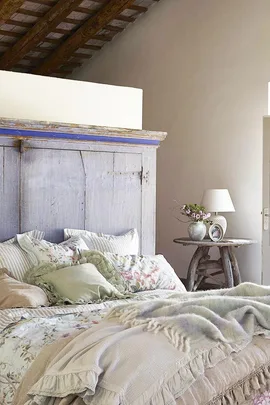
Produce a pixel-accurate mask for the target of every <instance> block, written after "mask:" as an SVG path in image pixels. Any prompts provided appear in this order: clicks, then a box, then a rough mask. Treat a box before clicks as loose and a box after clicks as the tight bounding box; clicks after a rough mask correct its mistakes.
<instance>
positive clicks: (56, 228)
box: [21, 145, 85, 242]
mask: <svg viewBox="0 0 270 405" xmlns="http://www.w3.org/2000/svg"><path fill="white" fill-rule="evenodd" d="M59 147H60V145H59ZM84 177H85V176H84V171H83V168H82V165H81V159H80V152H78V151H71V150H69V151H62V150H61V149H59V150H50V149H46V150H44V149H27V150H25V152H24V153H22V155H21V210H22V215H21V226H22V230H23V231H25V230H27V229H35V228H36V227H37V228H38V229H40V230H43V231H45V233H46V238H47V239H48V240H50V241H52V242H60V241H61V240H63V228H65V227H70V228H76V227H82V228H83V226H84V208H85V207H84V191H85V190H84Z"/></svg>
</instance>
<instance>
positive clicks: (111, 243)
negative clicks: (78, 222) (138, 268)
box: [64, 229, 140, 255]
mask: <svg viewBox="0 0 270 405" xmlns="http://www.w3.org/2000/svg"><path fill="white" fill-rule="evenodd" d="M71 236H80V237H81V238H82V239H83V240H84V241H85V243H86V245H87V246H88V249H89V250H98V251H99V252H102V253H105V252H111V253H116V254H119V255H138V254H139V249H140V246H139V245H140V243H139V235H138V231H137V229H131V230H130V231H129V232H127V233H125V234H123V235H119V236H115V235H106V234H104V233H95V232H89V231H85V230H80V229H64V238H65V239H68V238H70V237H71Z"/></svg>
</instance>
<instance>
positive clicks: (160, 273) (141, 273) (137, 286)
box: [104, 252, 186, 293]
mask: <svg viewBox="0 0 270 405" xmlns="http://www.w3.org/2000/svg"><path fill="white" fill-rule="evenodd" d="M104 256H105V258H106V259H107V260H108V261H109V262H110V263H111V265H112V266H113V267H114V269H115V270H116V272H117V273H118V275H119V276H121V278H122V280H123V283H124V284H125V292H131V293H135V292H139V291H146V290H157V289H161V290H176V291H181V292H186V288H185V286H184V285H183V283H182V282H181V280H180V279H179V278H178V277H177V275H176V274H175V271H174V270H173V268H172V267H171V265H170V264H169V263H168V262H167V260H166V259H165V257H164V256H162V255H155V256H150V255H145V256H135V255H128V256H121V255H117V254H114V253H108V252H106V253H104Z"/></svg>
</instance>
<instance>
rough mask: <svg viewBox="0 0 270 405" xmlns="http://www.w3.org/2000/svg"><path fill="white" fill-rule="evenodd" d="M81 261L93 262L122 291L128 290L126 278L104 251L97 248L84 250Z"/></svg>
mask: <svg viewBox="0 0 270 405" xmlns="http://www.w3.org/2000/svg"><path fill="white" fill-rule="evenodd" d="M80 263H92V264H93V265H94V266H96V268H97V269H98V271H99V272H100V273H101V274H102V275H103V277H105V278H106V280H107V281H108V282H109V283H110V284H112V285H113V286H114V287H115V288H117V290H118V291H119V292H120V293H123V294H124V293H125V292H126V290H127V287H126V283H125V280H124V278H123V277H122V276H121V274H120V273H119V271H118V270H116V269H115V267H114V266H113V265H112V263H110V261H109V260H108V259H107V258H106V257H105V255H104V254H103V253H101V252H98V251H97V250H84V251H83V252H82V258H81V259H80Z"/></svg>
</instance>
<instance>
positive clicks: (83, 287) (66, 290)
mask: <svg viewBox="0 0 270 405" xmlns="http://www.w3.org/2000/svg"><path fill="white" fill-rule="evenodd" d="M41 281H43V282H44V283H46V284H47V285H51V286H52V287H53V289H55V292H56V294H55V295H58V296H59V297H61V299H62V300H63V301H68V302H70V303H72V304H83V303H89V302H93V301H102V300H104V299H107V298H123V295H122V294H120V293H119V291H118V290H117V289H116V288H115V287H114V286H113V285H111V284H110V283H109V282H108V281H107V280H106V279H105V277H103V276H102V274H100V272H99V271H98V270H97V268H96V266H95V265H93V264H91V263H85V264H79V265H76V266H69V267H64V268H61V269H58V270H55V271H52V272H49V273H47V274H44V275H42V277H40V278H39V282H41Z"/></svg>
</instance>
